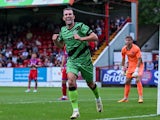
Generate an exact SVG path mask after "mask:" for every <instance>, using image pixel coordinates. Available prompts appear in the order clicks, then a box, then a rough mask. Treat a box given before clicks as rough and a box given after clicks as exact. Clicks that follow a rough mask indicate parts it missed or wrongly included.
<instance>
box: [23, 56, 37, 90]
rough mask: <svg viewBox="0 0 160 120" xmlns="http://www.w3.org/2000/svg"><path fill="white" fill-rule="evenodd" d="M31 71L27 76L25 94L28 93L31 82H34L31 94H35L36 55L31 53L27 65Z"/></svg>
mask: <svg viewBox="0 0 160 120" xmlns="http://www.w3.org/2000/svg"><path fill="white" fill-rule="evenodd" d="M28 66H29V67H30V68H31V69H30V72H29V76H28V89H27V90H26V91H25V92H30V86H31V81H32V80H34V81H35V87H34V90H33V92H37V76H38V70H37V67H38V58H37V54H36V53H33V54H32V56H31V59H30V61H29V65H28Z"/></svg>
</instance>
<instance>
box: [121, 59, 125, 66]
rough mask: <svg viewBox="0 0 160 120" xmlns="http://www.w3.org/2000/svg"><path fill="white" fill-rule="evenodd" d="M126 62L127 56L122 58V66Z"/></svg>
mask: <svg viewBox="0 0 160 120" xmlns="http://www.w3.org/2000/svg"><path fill="white" fill-rule="evenodd" d="M124 64H125V58H122V62H121V66H124Z"/></svg>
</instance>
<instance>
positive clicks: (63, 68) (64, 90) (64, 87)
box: [59, 47, 68, 100]
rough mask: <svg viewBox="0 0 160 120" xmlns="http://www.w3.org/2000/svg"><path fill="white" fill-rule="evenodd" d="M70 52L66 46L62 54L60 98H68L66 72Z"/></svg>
mask: <svg viewBox="0 0 160 120" xmlns="http://www.w3.org/2000/svg"><path fill="white" fill-rule="evenodd" d="M67 58H68V54H67V52H66V49H65V47H64V50H63V56H62V64H61V72H62V89H61V90H62V97H60V98H59V100H68V97H67V80H68V78H67V73H66V62H67Z"/></svg>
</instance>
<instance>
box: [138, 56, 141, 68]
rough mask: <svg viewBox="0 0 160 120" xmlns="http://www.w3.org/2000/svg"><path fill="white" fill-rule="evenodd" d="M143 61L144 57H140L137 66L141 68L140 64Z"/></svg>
mask: <svg viewBox="0 0 160 120" xmlns="http://www.w3.org/2000/svg"><path fill="white" fill-rule="evenodd" d="M141 63H142V58H141V57H140V58H138V63H137V67H138V68H139V67H140V64H141Z"/></svg>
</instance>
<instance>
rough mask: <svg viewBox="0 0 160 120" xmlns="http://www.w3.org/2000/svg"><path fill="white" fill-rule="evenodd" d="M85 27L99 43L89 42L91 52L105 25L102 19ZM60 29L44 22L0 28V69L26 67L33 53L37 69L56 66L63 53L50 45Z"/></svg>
mask: <svg viewBox="0 0 160 120" xmlns="http://www.w3.org/2000/svg"><path fill="white" fill-rule="evenodd" d="M87 24H89V26H90V27H91V28H92V29H93V31H94V32H95V33H96V34H97V35H98V37H99V39H100V41H99V43H95V42H90V43H89V46H90V49H91V51H92V52H93V51H95V50H96V49H97V45H98V44H100V42H101V41H102V40H101V39H103V37H104V26H105V25H104V21H103V20H96V21H92V20H91V21H89V23H87ZM60 27H61V26H60V25H57V24H54V23H46V22H44V21H41V22H39V23H36V24H35V23H32V22H27V23H24V24H21V25H20V24H18V25H17V24H7V26H3V28H0V29H1V30H0V67H28V63H29V59H30V58H31V54H32V53H37V55H38V58H39V65H40V66H41V67H53V66H60V65H61V61H62V55H63V52H62V50H61V49H58V48H57V47H56V46H54V44H53V42H52V39H51V37H52V34H53V33H58V32H59V31H60Z"/></svg>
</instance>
